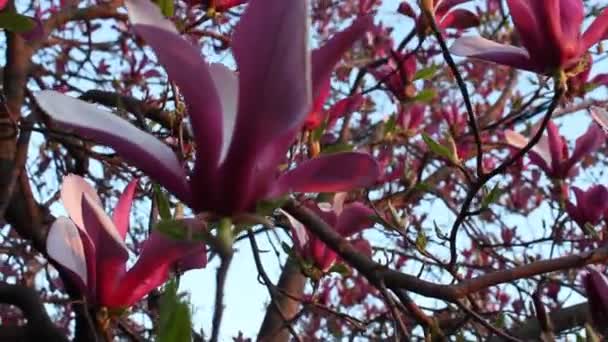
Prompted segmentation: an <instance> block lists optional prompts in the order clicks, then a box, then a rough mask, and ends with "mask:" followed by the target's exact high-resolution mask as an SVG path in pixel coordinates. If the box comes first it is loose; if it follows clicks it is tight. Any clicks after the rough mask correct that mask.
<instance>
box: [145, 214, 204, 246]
mask: <svg viewBox="0 0 608 342" xmlns="http://www.w3.org/2000/svg"><path fill="white" fill-rule="evenodd" d="M153 229H155V230H158V231H159V232H161V233H163V234H164V235H166V236H168V237H169V238H171V239H173V240H188V241H204V240H205V235H204V234H203V233H202V232H193V231H192V230H191V229H190V227H189V226H188V225H186V224H185V223H184V222H183V221H182V220H174V219H168V220H160V221H158V222H156V224H155V225H154V228H153Z"/></svg>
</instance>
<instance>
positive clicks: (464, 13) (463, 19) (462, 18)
mask: <svg viewBox="0 0 608 342" xmlns="http://www.w3.org/2000/svg"><path fill="white" fill-rule="evenodd" d="M478 25H479V17H478V16H477V14H475V13H473V12H471V11H469V10H465V9H456V10H453V11H451V12H449V13H448V14H447V15H445V16H443V17H442V18H441V22H440V23H439V26H440V27H442V28H444V29H445V28H454V29H458V30H464V29H468V28H471V27H475V26H478Z"/></svg>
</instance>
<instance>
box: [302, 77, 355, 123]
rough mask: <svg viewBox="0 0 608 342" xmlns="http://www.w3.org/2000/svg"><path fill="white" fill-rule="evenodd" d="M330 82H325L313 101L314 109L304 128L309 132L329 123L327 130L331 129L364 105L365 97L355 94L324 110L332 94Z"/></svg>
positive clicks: (309, 114)
mask: <svg viewBox="0 0 608 342" xmlns="http://www.w3.org/2000/svg"><path fill="white" fill-rule="evenodd" d="M330 88H331V87H330V80H329V79H328V80H327V81H326V82H323V84H322V85H321V89H319V94H317V96H315V99H314V101H313V105H312V109H311V110H310V112H309V113H308V116H307V117H306V121H305V122H304V128H305V129H307V130H314V129H316V128H318V127H320V126H321V124H323V123H324V122H327V126H326V128H327V129H329V128H331V127H332V126H333V124H334V123H335V122H336V121H337V120H338V119H339V118H341V117H343V116H344V115H346V114H349V113H352V112H354V111H355V110H356V109H357V108H359V107H361V105H362V104H363V100H364V98H363V95H361V94H354V95H352V96H348V97H346V98H343V99H341V100H340V101H338V102H336V103H335V104H334V105H333V106H331V107H330V108H329V109H328V110H324V109H323V107H324V105H325V102H326V101H327V98H328V97H329V94H330V90H331V89H330Z"/></svg>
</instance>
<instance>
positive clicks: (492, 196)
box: [481, 183, 502, 209]
mask: <svg viewBox="0 0 608 342" xmlns="http://www.w3.org/2000/svg"><path fill="white" fill-rule="evenodd" d="M500 195H502V190H501V189H500V188H499V187H498V183H497V184H494V187H493V188H492V190H490V192H489V193H488V194H487V195H486V197H484V198H483V200H482V201H481V207H482V208H484V209H485V208H487V207H488V206H489V205H490V204H492V203H496V202H497V201H498V199H499V198H500Z"/></svg>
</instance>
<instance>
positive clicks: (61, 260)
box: [46, 175, 207, 308]
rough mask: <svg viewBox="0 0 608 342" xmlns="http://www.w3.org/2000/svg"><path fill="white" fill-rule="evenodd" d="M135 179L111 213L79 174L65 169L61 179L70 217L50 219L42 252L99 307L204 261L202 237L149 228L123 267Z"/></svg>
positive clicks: (125, 300) (133, 297)
mask: <svg viewBox="0 0 608 342" xmlns="http://www.w3.org/2000/svg"><path fill="white" fill-rule="evenodd" d="M136 185H137V181H132V182H131V183H129V185H128V186H127V188H126V189H125V190H124V191H123V193H122V195H121V196H120V199H119V200H118V204H117V205H116V208H115V209H114V213H113V216H112V218H110V217H109V216H108V215H107V214H106V213H105V212H104V210H103V207H102V206H101V200H100V199H99V197H98V196H97V193H95V190H94V189H93V188H92V187H91V186H90V185H89V184H88V183H87V182H86V181H85V180H84V179H83V178H81V177H79V176H76V175H68V176H66V177H65V178H64V179H63V184H62V186H61V200H62V201H63V205H64V206H65V209H66V211H67V212H68V214H69V215H70V218H67V217H59V218H58V219H57V220H56V221H55V222H54V223H53V224H52V226H51V228H50V230H49V234H48V237H47V241H46V248H47V252H48V254H49V256H50V257H51V258H52V259H54V260H55V261H56V262H57V263H58V264H59V265H60V266H61V267H62V268H63V269H64V270H66V271H67V272H68V274H70V275H71V278H72V279H73V280H74V282H75V284H76V285H77V286H78V287H79V288H80V290H81V291H82V293H83V294H84V295H85V296H86V297H87V298H88V299H89V300H90V301H91V302H92V303H94V304H96V305H99V306H101V307H107V308H125V307H129V306H131V305H133V304H134V303H136V302H137V301H138V300H139V299H141V298H142V297H144V296H145V295H146V294H148V293H149V292H150V291H152V290H153V289H155V288H156V287H158V286H159V285H161V284H163V283H164V282H165V281H167V279H168V278H169V275H170V272H171V270H173V269H175V268H179V269H180V270H188V269H193V268H202V267H205V265H206V264H207V256H206V251H205V245H204V244H203V243H202V242H200V241H199V242H194V241H180V240H173V239H170V238H168V237H165V236H164V235H162V233H160V232H158V231H153V232H152V233H151V234H150V237H149V238H148V239H147V240H146V241H145V242H144V243H143V246H142V249H141V253H140V255H139V258H138V259H137V262H136V263H135V264H134V265H133V267H131V268H130V269H129V270H128V271H127V261H128V259H129V250H128V249H127V246H126V245H125V242H124V240H125V237H126V235H127V230H128V229H129V212H130V211H131V204H132V202H133V195H134V193H135V187H136Z"/></svg>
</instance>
